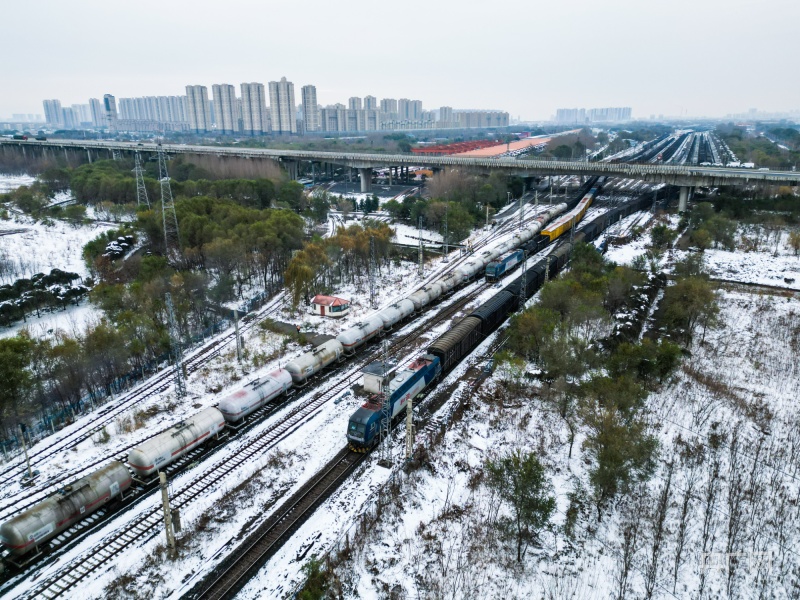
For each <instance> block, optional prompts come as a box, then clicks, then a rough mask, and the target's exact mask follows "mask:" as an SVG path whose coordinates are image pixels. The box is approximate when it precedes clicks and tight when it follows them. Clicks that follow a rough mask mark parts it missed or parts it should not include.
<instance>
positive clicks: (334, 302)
mask: <svg viewBox="0 0 800 600" xmlns="http://www.w3.org/2000/svg"><path fill="white" fill-rule="evenodd" d="M311 312H313V313H314V314H316V315H321V316H323V317H343V316H345V315H346V314H347V313H348V312H350V301H349V300H345V299H344V298H336V297H335V296H322V295H321V294H317V295H316V296H314V299H313V300H312V301H311Z"/></svg>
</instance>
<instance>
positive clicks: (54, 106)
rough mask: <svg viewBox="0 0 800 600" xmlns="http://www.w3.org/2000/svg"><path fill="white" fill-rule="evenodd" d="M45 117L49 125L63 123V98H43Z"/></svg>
mask: <svg viewBox="0 0 800 600" xmlns="http://www.w3.org/2000/svg"><path fill="white" fill-rule="evenodd" d="M42 106H44V119H45V121H46V122H47V124H48V125H56V126H57V125H61V119H62V114H61V100H42Z"/></svg>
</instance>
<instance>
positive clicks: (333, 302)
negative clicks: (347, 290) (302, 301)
mask: <svg viewBox="0 0 800 600" xmlns="http://www.w3.org/2000/svg"><path fill="white" fill-rule="evenodd" d="M311 303H312V304H323V305H325V306H347V305H349V304H350V301H349V300H345V299H344V298H336V297H334V296H322V295H317V296H314V299H313V300H312V301H311Z"/></svg>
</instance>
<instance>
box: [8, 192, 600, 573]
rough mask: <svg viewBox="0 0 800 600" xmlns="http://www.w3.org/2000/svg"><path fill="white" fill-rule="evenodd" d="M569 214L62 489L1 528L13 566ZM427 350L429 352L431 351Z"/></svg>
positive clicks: (427, 371)
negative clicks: (124, 457)
mask: <svg viewBox="0 0 800 600" xmlns="http://www.w3.org/2000/svg"><path fill="white" fill-rule="evenodd" d="M596 181H597V179H594V180H592V181H591V182H590V183H589V185H587V186H586V189H588V192H587V194H591V195H592V197H593V196H594V195H595V194H596V193H597V191H598V190H599V186H595V187H591V186H593V185H594V183H595V182H596ZM585 198H586V196H585V195H584V196H583V198H582V199H581V200H580V201H581V202H582V201H584V200H585ZM570 208H571V207H570V206H569V205H567V204H564V203H562V204H559V205H556V206H554V207H552V208H550V209H548V210H546V211H544V212H543V213H542V214H540V215H539V216H538V217H536V219H535V220H534V224H533V225H532V226H530V227H528V228H526V229H523V230H521V231H519V232H517V233H515V234H514V235H513V236H511V237H510V239H508V240H506V241H505V242H503V243H501V244H498V245H496V246H495V247H493V248H491V249H487V250H484V251H483V252H481V253H480V254H478V255H476V256H473V257H471V258H470V259H469V260H467V261H466V262H465V263H464V264H463V265H462V266H460V267H458V268H457V269H455V270H453V271H451V272H450V273H448V274H446V275H444V276H443V277H441V278H439V279H437V280H435V281H433V282H431V283H429V284H427V285H425V286H424V287H423V288H421V289H419V290H417V291H416V292H414V293H413V294H411V295H410V296H408V297H407V298H404V299H402V300H400V301H398V302H396V303H394V304H392V305H391V306H388V307H386V308H384V309H383V310H381V311H379V312H378V313H376V314H374V315H371V316H370V317H368V318H366V319H365V320H364V321H363V322H361V323H358V324H357V325H355V326H353V327H351V328H349V329H347V330H345V331H343V332H342V333H341V334H339V335H338V336H337V337H336V338H335V339H333V340H329V341H327V342H324V343H323V344H320V345H319V346H317V347H316V348H314V349H313V350H312V351H310V352H307V353H305V354H302V355H301V356H299V357H298V358H296V359H295V360H293V361H291V362H289V363H288V364H287V365H286V367H285V368H283V369H276V370H275V371H273V372H271V373H269V374H268V375H266V376H264V377H263V378H259V379H256V380H254V381H251V382H250V383H248V384H246V385H245V386H244V387H242V388H241V389H239V390H237V391H236V392H234V393H232V394H230V395H228V396H226V397H225V398H223V399H222V400H221V401H220V402H219V404H218V407H217V408H207V409H204V410H202V411H200V412H198V413H196V414H194V415H192V416H191V417H188V418H187V419H186V420H183V421H180V422H179V423H177V424H175V425H173V426H172V427H170V428H169V429H167V430H166V431H163V432H162V433H160V434H158V435H156V436H154V437H153V438H151V439H149V440H146V441H145V442H143V443H142V444H141V445H139V446H137V447H136V448H134V449H132V450H131V451H130V452H129V453H128V457H127V465H125V464H123V463H122V462H120V461H113V462H111V463H109V464H108V465H105V466H104V467H102V468H100V469H98V470H97V471H94V472H93V473H90V474H89V475H87V476H85V477H82V478H80V479H78V480H77V481H75V482H74V483H72V484H71V485H68V486H66V487H64V488H62V489H61V490H59V491H58V492H57V493H56V494H54V495H52V496H50V497H49V498H47V499H45V500H44V501H42V502H40V503H38V504H36V505H35V506H33V507H31V508H29V509H28V510H25V511H24V512H22V513H20V514H19V515H17V516H15V517H13V518H12V519H11V520H9V521H6V522H5V523H3V524H2V525H0V543H2V545H3V546H4V547H5V548H6V549H7V550H8V552H9V554H10V555H11V557H12V562H13V563H15V564H18V563H17V562H16V561H17V560H20V559H22V558H27V560H30V558H32V557H27V556H26V555H28V554H29V553H31V552H35V554H34V555H33V556H36V555H38V554H39V553H40V550H41V546H43V545H44V544H46V543H47V542H48V541H50V540H51V539H53V538H54V537H56V536H57V535H59V534H60V533H62V532H63V531H64V530H65V529H67V528H68V527H69V526H71V525H72V524H74V523H75V522H76V521H78V520H80V519H83V518H85V517H87V516H89V515H90V514H92V513H93V512H94V511H96V510H97V509H98V508H100V507H101V506H104V505H106V504H108V503H110V502H113V501H117V500H122V499H124V494H125V492H126V491H128V490H129V489H130V487H131V486H132V485H133V484H134V482H136V483H138V484H140V485H148V484H149V483H152V482H153V480H154V475H155V474H156V473H157V472H158V471H160V470H163V469H165V468H166V467H167V466H169V465H171V464H173V463H174V462H175V461H177V460H178V459H180V458H181V457H183V456H185V455H186V454H187V453H188V452H190V451H192V450H193V449H195V448H197V447H199V446H201V445H203V444H206V443H208V442H209V441H210V440H212V439H214V438H218V437H219V435H220V434H221V433H222V432H223V431H224V429H225V428H226V426H234V427H236V426H237V424H238V423H240V422H241V421H242V419H244V418H245V417H247V416H248V415H250V414H252V413H253V412H255V411H257V410H258V409H260V408H261V407H262V406H264V405H265V404H267V403H268V402H270V401H272V400H274V399H276V398H277V397H279V396H281V395H285V394H286V393H287V392H288V391H289V390H290V389H291V388H293V387H300V386H303V385H305V384H306V383H307V382H308V380H309V378H310V377H312V376H313V375H315V374H317V373H319V372H320V371H321V370H322V369H323V368H325V367H327V366H329V365H330V364H332V363H333V362H335V361H339V360H342V359H343V358H344V357H345V356H347V355H351V354H354V353H355V352H356V351H357V350H358V349H359V348H361V347H362V346H363V345H364V344H366V343H367V342H368V341H370V340H371V339H373V338H375V337H376V336H378V335H381V334H383V333H384V332H386V331H389V330H390V329H391V328H392V327H393V326H394V325H395V324H397V323H398V322H400V321H402V320H403V319H406V318H407V317H409V316H410V315H412V314H413V313H415V312H417V311H420V310H422V309H423V308H425V307H426V306H428V305H429V304H431V303H432V302H434V301H436V300H438V299H439V298H440V297H442V296H443V295H445V294H448V293H449V292H451V291H453V290H454V289H455V288H457V287H459V286H461V285H463V284H464V283H465V282H469V281H471V280H473V279H474V278H475V277H476V276H477V275H478V274H479V273H483V272H484V269H485V268H486V266H487V265H488V264H489V263H491V262H492V261H495V260H496V259H497V258H499V257H501V256H503V255H504V254H506V253H507V252H509V251H510V250H511V249H513V248H515V247H519V246H523V248H524V250H525V252H527V253H532V252H536V251H538V249H540V248H543V247H544V245H546V244H547V243H549V242H550V239H549V238H548V237H547V236H543V235H538V234H539V233H540V232H541V230H542V228H543V227H544V226H545V224H546V223H548V222H549V221H551V220H552V219H553V218H554V217H556V216H557V215H559V214H561V213H563V212H564V211H566V210H568V209H570ZM503 310H505V309H503ZM477 312H478V311H476V313H477ZM497 314H500V313H497ZM487 318H489V319H490V320H491V319H493V318H494V316H493V315H487ZM488 322H489V321H487V323H488ZM491 323H492V324H491V325H485V327H492V328H493V327H496V326H497V325H498V324H499V322H498V323H494V321H491ZM459 331H460V330H459ZM471 339H472V338H470V340H471ZM431 348H432V349H434V347H433V346H432V347H431ZM434 350H435V349H434ZM436 352H438V350H436V351H435V352H434V351H432V352H431V353H430V355H429V356H423V357H422V358H420V359H419V360H417V361H415V362H414V363H412V365H409V367H408V368H407V369H404V370H402V371H400V372H398V373H397V374H396V375H395V377H394V378H393V379H392V383H391V384H390V389H391V390H393V391H392V395H391V398H392V414H393V416H394V415H396V414H399V411H400V410H402V408H403V407H405V405H406V402H407V401H408V399H410V398H413V397H414V396H416V395H417V394H419V392H420V391H421V390H422V389H424V388H425V387H427V386H428V385H430V383H431V382H432V381H433V380H434V379H436V378H437V377H438V376H439V375H440V374H441V372H442V371H443V370H446V369H447V368H449V367H450V366H451V364H452V360H451V359H450V357H449V355H448V356H447V357H445V356H444V355H441V356H440V355H439V354H437V353H436ZM373 409H374V407H371V408H366V405H365V412H364V413H362V416H363V419H361V420H359V421H357V422H355V426H356V431H357V432H358V431H359V427H360V426H361V425H363V426H364V427H365V431H364V433H365V434H366V433H367V429H366V428H370V429H369V431H372V435H374V431H373V430H372V429H371V428H372V427H374V426H375V423H376V420H375V418H374V417H371V416H369V414H370V413H369V411H370V410H373ZM373 412H374V410H373ZM354 435H355V434H354ZM356 437H357V436H356ZM369 441H370V440H368V439H367V438H366V436H365V437H364V439H362V440H361V442H362V445H364V444H365V443H369Z"/></svg>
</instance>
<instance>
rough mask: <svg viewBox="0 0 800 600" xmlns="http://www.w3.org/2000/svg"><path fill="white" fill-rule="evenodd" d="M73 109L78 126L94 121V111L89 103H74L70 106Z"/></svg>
mask: <svg viewBox="0 0 800 600" xmlns="http://www.w3.org/2000/svg"><path fill="white" fill-rule="evenodd" d="M70 108H71V109H72V111H73V112H74V113H75V118H76V119H77V120H76V124H77V125H78V126H80V125H83V124H84V123H85V124H87V125H88V124H91V122H92V111H91V109H90V108H89V105H88V104H73V105H72V106H70Z"/></svg>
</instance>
